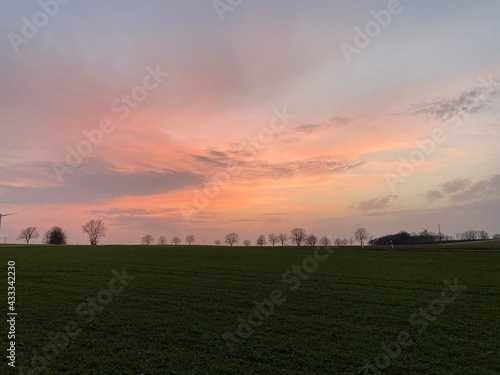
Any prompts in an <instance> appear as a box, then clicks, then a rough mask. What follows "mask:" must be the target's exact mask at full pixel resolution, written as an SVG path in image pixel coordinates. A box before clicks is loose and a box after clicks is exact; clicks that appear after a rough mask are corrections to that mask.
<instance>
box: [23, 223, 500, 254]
mask: <svg viewBox="0 0 500 375" xmlns="http://www.w3.org/2000/svg"><path fill="white" fill-rule="evenodd" d="M81 230H82V232H83V233H85V234H87V236H88V238H89V242H90V245H93V246H95V245H97V244H98V243H99V241H100V240H101V238H102V237H105V236H106V231H107V228H106V225H105V224H104V222H103V221H102V220H100V219H98V220H90V221H89V222H87V223H86V224H84V225H82V227H81ZM39 237H40V233H39V232H38V230H37V228H36V227H27V228H25V229H23V230H21V233H20V234H19V237H17V239H18V240H24V241H26V244H28V245H29V243H30V242H31V241H35V240H36V239H38V238H39ZM489 238H490V237H489V235H488V233H487V232H486V231H484V230H467V231H465V232H462V233H457V234H456V235H455V236H450V235H446V234H443V233H439V234H437V233H434V232H429V231H428V230H427V229H424V230H423V231H421V232H419V233H415V232H413V233H408V232H406V231H404V230H403V231H400V232H399V233H396V234H389V235H385V236H382V237H379V238H369V233H368V231H367V230H366V229H365V228H358V229H356V231H355V232H354V236H353V237H351V238H350V239H346V238H344V239H341V238H336V239H335V240H334V241H332V240H331V239H330V238H328V237H326V236H323V237H321V238H320V237H318V236H316V235H314V234H308V233H307V232H306V231H305V229H303V228H294V229H292V230H291V232H290V233H289V234H288V233H279V234H275V233H270V234H268V235H267V237H266V236H265V235H264V234H261V235H259V237H258V238H257V240H256V241H255V244H256V245H257V246H264V245H267V244H270V245H272V246H275V245H281V246H287V245H288V244H289V243H291V244H292V245H294V246H316V245H321V246H331V245H336V246H347V245H351V246H352V245H353V244H354V242H355V241H356V242H358V243H360V245H361V247H364V245H365V244H366V243H368V244H369V245H413V244H424V243H433V242H442V241H475V240H487V239H489ZM493 238H494V239H500V234H495V235H493ZM195 241H196V238H195V236H194V235H192V234H188V235H186V237H185V238H184V243H186V244H188V245H192V244H193V243H194V242H195ZM239 241H240V236H239V235H238V234H237V233H235V232H231V233H229V234H227V235H226V236H225V238H224V244H226V245H229V246H233V245H236V244H238V243H239ZM67 242H68V236H67V234H66V232H65V231H64V230H63V229H62V228H61V227H58V226H54V227H52V228H51V229H49V230H47V231H46V232H45V233H44V234H43V236H42V243H44V244H48V245H65V244H67ZM154 242H155V240H154V237H153V236H152V235H150V234H146V235H145V236H143V237H142V238H141V243H142V244H144V245H151V244H153V243H154ZM168 243H169V240H168V239H167V237H165V236H163V235H162V236H160V237H159V238H158V241H157V244H158V245H167V244H168ZM170 243H171V244H173V245H176V246H177V245H180V244H182V240H181V238H180V237H178V236H174V237H173V238H172V239H171V240H170ZM214 243H215V245H217V246H219V245H221V244H222V242H221V241H220V240H216V241H215V242H214ZM243 245H244V246H252V241H250V240H248V239H246V240H244V241H243Z"/></svg>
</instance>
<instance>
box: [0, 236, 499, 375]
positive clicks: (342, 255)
mask: <svg viewBox="0 0 500 375" xmlns="http://www.w3.org/2000/svg"><path fill="white" fill-rule="evenodd" d="M415 248H416V249H418V250H430V248H429V247H398V249H400V250H407V251H389V250H374V251H367V250H365V251H361V250H352V249H345V248H341V249H335V251H334V252H333V253H332V254H331V256H330V257H329V258H328V259H327V260H325V261H323V262H319V263H318V267H317V270H316V271H315V272H311V273H310V274H307V273H306V274H307V276H308V279H306V280H302V282H301V285H300V287H299V288H298V289H296V290H291V287H292V285H293V284H290V283H285V282H283V280H282V276H283V274H284V273H285V272H286V271H288V270H291V269H292V266H294V265H301V264H302V263H303V260H304V259H306V258H307V257H310V256H311V255H312V254H313V248H306V247H301V248H291V247H290V248H281V247H276V248H271V247H265V248H256V247H250V248H243V247H233V248H229V247H197V246H192V247H187V246H186V247H183V246H181V247H158V246H150V247H146V246H99V247H92V248H91V247H85V246H68V247H50V246H28V247H26V246H16V247H0V260H1V263H0V264H2V267H3V269H4V271H3V272H4V274H5V275H6V273H7V261H8V260H14V261H15V262H16V294H17V295H16V308H17V312H18V314H19V315H18V317H17V326H16V329H17V334H16V342H17V361H16V365H17V366H18V367H19V366H26V367H28V366H29V367H30V368H31V367H32V360H33V358H35V360H40V358H38V359H36V358H37V357H36V356H37V355H39V354H40V353H42V352H43V350H44V347H47V345H48V344H49V343H50V342H51V339H50V338H51V337H54V335H56V334H57V333H58V332H59V333H61V332H65V331H66V330H67V325H68V323H70V322H74V323H76V324H77V326H78V328H79V329H80V331H79V333H78V334H77V335H74V337H72V338H71V339H69V342H68V343H67V345H64V343H65V342H64V341H62V344H61V339H60V340H59V341H58V340H55V342H56V343H60V344H61V346H65V347H64V348H60V349H58V353H57V354H56V355H54V354H53V353H52V352H50V353H49V354H45V355H44V358H45V359H46V363H45V366H43V369H41V370H40V371H35V372H33V374H38V373H40V374H62V373H65V374H76V375H80V374H81V375H83V374H86V375H87V374H106V375H108V374H132V375H135V374H137V375H140V374H145V375H152V374H162V375H164V374H170V375H174V374H178V375H191V374H193V375H194V374H207V375H212V374H213V375H215V374H217V375H224V374H242V375H246V374H259V375H262V374H283V375H299V374H302V375H304V374H311V375H312V374H314V375H316V374H329V375H330V374H357V373H375V372H368V370H366V371H363V370H362V368H363V366H365V365H366V364H367V363H368V362H369V361H371V363H374V359H375V358H376V357H377V356H379V355H380V354H381V353H382V354H383V353H384V349H383V347H382V344H389V343H392V342H394V341H396V340H397V338H398V335H399V334H400V332H402V331H405V332H407V333H408V334H409V335H410V336H411V339H412V340H413V343H412V344H411V345H408V346H406V347H404V348H402V349H401V352H400V353H399V354H398V353H396V354H395V355H393V357H394V358H390V363H389V367H388V368H387V369H386V370H384V372H383V373H390V374H409V375H416V374H428V375H438V374H446V375H454V374H456V375H458V374H461V375H466V374H467V375H468V374H484V375H488V374H491V375H493V374H498V373H500V357H499V355H498V353H499V351H500V341H499V340H498V332H500V319H499V314H500V292H499V291H500V274H499V271H500V252H498V253H497V252H465V251H464V252H450V251H440V252H431V251H414V250H415ZM470 248H474V249H487V250H491V249H496V248H500V241H489V242H488V244H487V245H485V244H482V245H480V243H479V242H478V243H473V244H468V245H467V244H446V245H445V244H442V245H434V246H432V249H435V250H467V249H470ZM123 268H125V269H126V272H127V273H128V274H130V275H133V276H134V279H133V280H131V281H129V283H128V285H127V286H125V287H124V289H123V291H122V292H121V293H119V294H117V295H113V297H112V298H113V300H112V301H111V302H110V303H109V304H108V305H105V306H103V305H101V304H99V305H98V307H99V309H100V308H102V311H99V312H97V313H96V315H95V317H94V319H93V320H92V321H88V322H86V321H85V320H86V319H88V320H90V315H89V314H88V311H89V307H88V305H85V304H84V305H83V307H84V308H83V309H81V310H80V312H78V311H77V308H78V306H81V305H82V303H86V301H87V299H88V298H96V296H97V295H98V293H99V292H100V291H101V290H103V289H107V288H108V284H109V281H110V280H111V279H112V278H113V277H114V275H113V273H112V270H116V271H118V272H120V273H121V271H122V269H123ZM455 278H456V279H457V280H458V282H459V284H461V285H465V286H467V289H465V290H464V291H463V292H461V294H460V295H458V296H457V298H456V300H455V301H453V302H450V303H446V304H445V305H444V310H443V311H442V312H440V313H436V314H435V315H432V316H431V318H432V319H433V320H430V319H429V320H423V319H422V317H420V318H419V319H420V320H419V321H418V322H419V323H418V324H416V323H415V320H414V321H413V323H410V322H409V319H410V317H411V316H412V315H413V314H415V313H418V312H419V308H421V307H424V308H427V307H429V304H430V303H431V302H432V301H434V300H436V299H441V298H442V297H441V292H442V291H443V290H444V289H445V287H446V285H445V283H444V280H445V279H448V280H454V279H455ZM3 279H4V286H3V287H1V288H0V289H1V298H2V301H4V302H3V304H4V307H3V311H4V314H5V312H6V308H7V304H6V302H5V301H6V300H7V299H6V292H7V284H6V282H5V281H6V280H5V277H4V278H3ZM276 289H279V290H281V291H282V292H283V296H284V297H285V298H286V301H285V302H283V303H282V304H281V305H279V306H275V310H274V314H272V315H270V316H269V317H266V318H265V320H264V321H263V323H262V325H260V326H259V327H256V328H255V329H254V332H253V334H252V335H251V336H250V337H248V338H247V339H246V340H244V341H243V342H240V343H239V344H237V345H236V346H235V347H234V349H233V351H230V350H229V349H228V347H227V345H226V344H225V342H224V340H223V338H222V335H223V334H224V333H225V332H229V333H231V332H235V331H236V329H237V328H238V324H239V323H238V318H242V319H245V320H246V319H247V317H248V316H249V314H250V313H251V312H252V309H253V301H259V302H260V301H263V300H266V299H269V298H270V295H271V292H272V291H273V290H276ZM448 295H450V294H448ZM102 296H104V295H102ZM82 311H85V312H87V314H82ZM4 316H5V315H4ZM423 322H426V323H427V327H425V329H423V328H424V326H423ZM419 330H420V332H419ZM6 336H7V327H6V326H5V325H4V329H3V331H2V342H3V343H4V345H3V346H4V347H5V346H6V345H5V343H6V341H7V340H6ZM59 336H60V337H61V335H59ZM62 337H67V336H62ZM393 354H394V353H393ZM34 356H35V357H34ZM35 364H36V363H35ZM3 366H5V367H7V366H6V364H4V365H3ZM8 370H10V369H9V368H8ZM385 371H386V372H385ZM14 372H16V371H9V373H14Z"/></svg>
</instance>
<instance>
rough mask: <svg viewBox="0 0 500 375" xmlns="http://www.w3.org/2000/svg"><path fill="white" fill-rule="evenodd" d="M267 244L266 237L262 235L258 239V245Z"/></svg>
mask: <svg viewBox="0 0 500 375" xmlns="http://www.w3.org/2000/svg"><path fill="white" fill-rule="evenodd" d="M266 243H267V241H266V237H264V235H263V234H261V235H260V236H259V238H257V245H259V246H264V245H265V244H266Z"/></svg>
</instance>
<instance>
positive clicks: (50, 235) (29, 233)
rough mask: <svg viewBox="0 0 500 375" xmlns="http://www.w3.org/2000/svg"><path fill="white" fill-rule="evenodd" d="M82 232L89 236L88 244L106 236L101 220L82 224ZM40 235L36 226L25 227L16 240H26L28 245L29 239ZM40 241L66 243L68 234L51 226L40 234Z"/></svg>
mask: <svg viewBox="0 0 500 375" xmlns="http://www.w3.org/2000/svg"><path fill="white" fill-rule="evenodd" d="M81 230H82V232H83V233H85V234H87V235H88V237H89V242H90V245H93V246H95V245H97V244H98V243H99V241H100V239H101V238H102V237H105V236H106V231H107V228H106V225H105V224H104V222H103V221H102V220H90V221H89V222H88V223H86V224H84V225H82V228H81ZM39 237H40V232H38V229H37V228H36V227H27V228H25V229H22V230H21V233H20V234H19V236H18V237H17V239H18V240H23V241H26V244H27V245H29V243H30V242H31V241H35V240H36V239H37V238H39ZM42 243H44V244H47V245H66V244H67V243H68V235H67V234H66V232H65V231H64V230H63V229H62V228H61V227H57V226H55V227H52V228H50V229H49V230H47V231H46V232H45V233H44V234H43V236H42Z"/></svg>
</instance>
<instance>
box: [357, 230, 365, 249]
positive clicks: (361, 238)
mask: <svg viewBox="0 0 500 375" xmlns="http://www.w3.org/2000/svg"><path fill="white" fill-rule="evenodd" d="M354 238H355V239H356V240H357V241H359V242H360V243H361V248H364V242H365V240H366V239H367V238H368V231H367V230H366V229H365V228H358V229H356V232H354Z"/></svg>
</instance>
